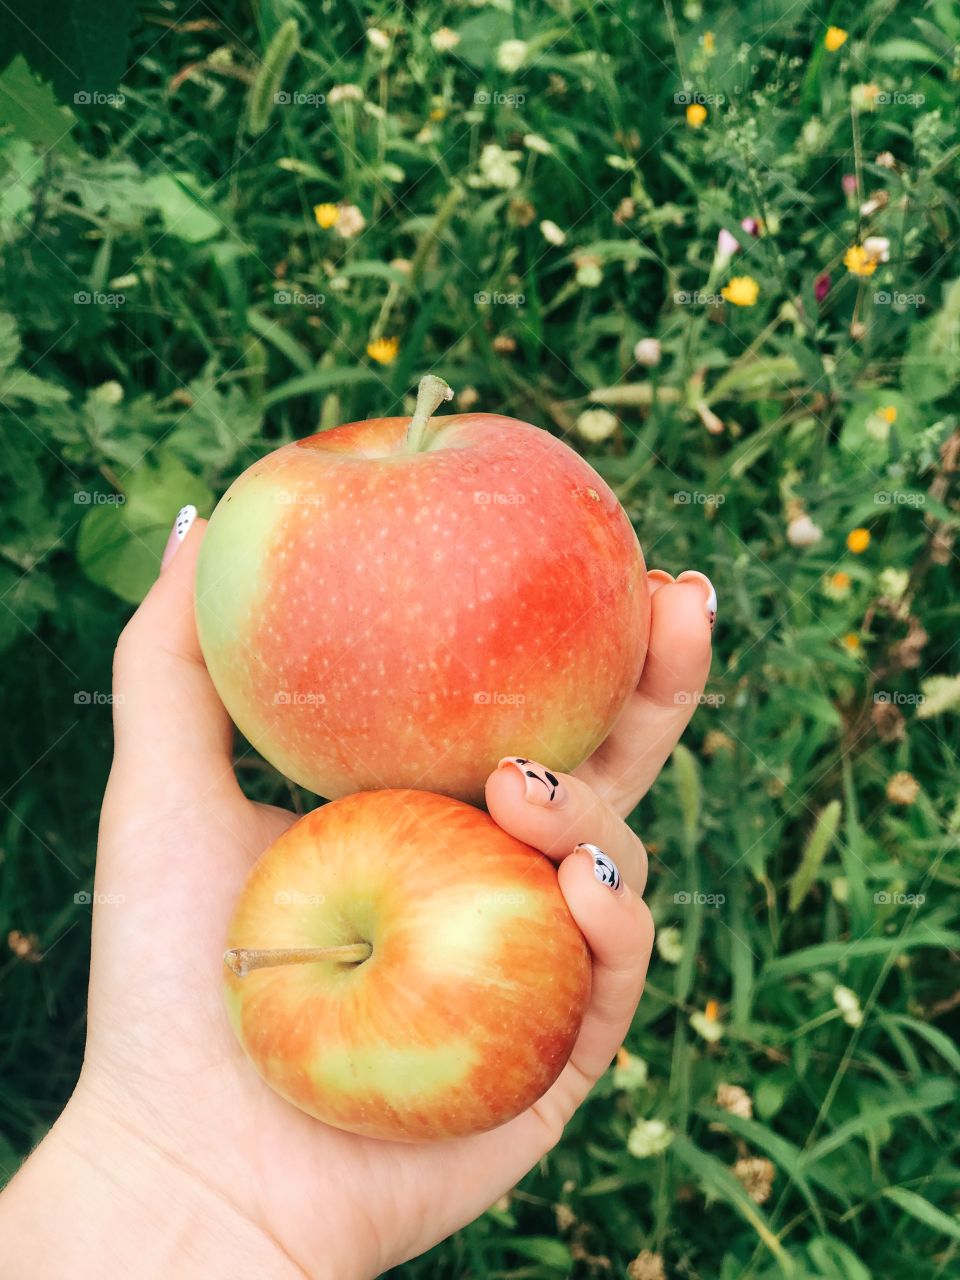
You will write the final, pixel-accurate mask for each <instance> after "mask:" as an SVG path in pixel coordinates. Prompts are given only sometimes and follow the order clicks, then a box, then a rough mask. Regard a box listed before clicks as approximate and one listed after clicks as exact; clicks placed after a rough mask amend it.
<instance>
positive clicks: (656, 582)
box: [647, 569, 674, 595]
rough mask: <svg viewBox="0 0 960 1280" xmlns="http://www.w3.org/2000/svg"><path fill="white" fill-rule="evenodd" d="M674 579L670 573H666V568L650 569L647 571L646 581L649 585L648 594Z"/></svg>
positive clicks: (665, 585) (667, 584)
mask: <svg viewBox="0 0 960 1280" xmlns="http://www.w3.org/2000/svg"><path fill="white" fill-rule="evenodd" d="M673 581H674V577H673V574H672V573H667V571H666V569H650V570H648V571H647V583H648V585H649V587H650V594H651V595H653V593H654V592H655V591H659V590H660V588H661V587H667V586H669V585H670V583H671V582H673Z"/></svg>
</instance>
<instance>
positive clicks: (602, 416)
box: [577, 409, 617, 444]
mask: <svg viewBox="0 0 960 1280" xmlns="http://www.w3.org/2000/svg"><path fill="white" fill-rule="evenodd" d="M616 429H617V418H616V415H615V414H613V413H611V412H610V410H609V409H584V411H583V413H581V415H580V417H579V418H578V419H577V434H578V435H581V436H582V437H583V439H584V440H589V441H590V442H591V444H597V443H598V442H599V441H601V440H609V439H610V437H611V436H612V435H613V433H614V432H615V431H616Z"/></svg>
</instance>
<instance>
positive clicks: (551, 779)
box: [497, 756, 567, 805]
mask: <svg viewBox="0 0 960 1280" xmlns="http://www.w3.org/2000/svg"><path fill="white" fill-rule="evenodd" d="M508 764H512V765H513V767H514V768H515V769H519V770H520V772H521V773H522V774H523V781H524V784H525V785H526V788H527V799H528V800H529V802H530V803H531V804H541V805H548V804H552V805H558V804H561V803H562V802H563V801H564V800H565V799H566V798H567V793H566V790H565V789H564V786H563V783H562V782H561V781H560V779H559V778H558V777H557V775H556V774H555V773H551V772H550V770H549V769H545V768H544V767H543V765H542V764H537V762H536V760H527V759H526V758H525V757H524V756H504V757H503V759H502V760H501V761H500V763H499V764H498V765H497V768H498V769H502V768H504V767H505V766H506V765H508Z"/></svg>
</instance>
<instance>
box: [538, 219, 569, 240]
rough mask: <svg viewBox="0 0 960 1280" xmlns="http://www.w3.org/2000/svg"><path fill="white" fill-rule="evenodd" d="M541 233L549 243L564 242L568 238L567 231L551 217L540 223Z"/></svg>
mask: <svg viewBox="0 0 960 1280" xmlns="http://www.w3.org/2000/svg"><path fill="white" fill-rule="evenodd" d="M540 234H541V235H542V236H543V238H544V240H546V241H547V243H548V244H563V242H564V241H565V240H566V238H567V233H566V232H565V231H562V230H561V229H560V228H559V227H558V226H557V224H556V223H555V222H551V221H550V219H549V218H545V219H544V221H543V222H541V223H540Z"/></svg>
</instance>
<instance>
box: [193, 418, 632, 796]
mask: <svg viewBox="0 0 960 1280" xmlns="http://www.w3.org/2000/svg"><path fill="white" fill-rule="evenodd" d="M409 421H410V420H409V419H408V418H379V419H373V420H371V421H369V422H355V423H351V424H349V425H347V426H343V427H338V428H336V429H333V430H330V431H325V432H322V433H320V434H319V435H315V436H311V437H308V438H307V439H304V440H299V441H296V442H295V443H293V444H289V445H286V446H284V447H283V448H280V449H278V450H276V451H275V452H274V453H271V454H269V455H268V456H267V457H265V458H263V459H262V461H260V462H258V463H255V464H254V465H253V466H252V467H250V468H249V470H247V471H246V472H245V473H244V474H243V475H241V476H240V477H239V478H238V479H237V480H236V481H235V482H234V484H233V485H232V486H231V487H230V489H229V490H228V491H227V493H226V494H225V495H224V497H223V498H222V500H221V502H220V503H219V505H218V506H217V509H216V511H215V512H214V514H213V517H212V519H211V521H210V525H209V528H208V530H207V533H206V536H205V539H204V543H203V547H202V550H201V555H200V562H199V566H198V573H197V610H196V611H197V626H198V631H199V635H200V642H201V646H202V648H203V654H204V658H205V660H206V663H207V667H208V669H209V671H210V675H211V676H212V678H213V682H214V684H215V685H216V687H217V690H218V692H219V694H220V697H221V698H222V700H223V702H224V704H225V705H226V707H227V710H228V711H229V712H230V714H231V716H232V717H233V719H234V721H235V722H236V724H237V726H238V727H239V728H240V730H241V732H242V733H243V734H244V735H245V736H246V737H247V739H248V740H249V741H250V742H251V743H252V744H253V746H254V747H256V748H257V750H258V751H260V752H261V754H262V755H263V756H265V757H266V759H267V760H269V761H270V762H271V763H272V764H273V765H275V766H276V767H277V768H278V769H279V770H280V771H281V772H282V773H284V774H285V775H286V776H287V777H288V778H291V779H293V781H295V782H297V783H300V784H301V785H303V786H305V787H307V788H309V789H310V790H311V791H313V792H315V793H317V794H318V795H321V796H326V797H328V798H334V797H336V796H341V795H347V794H350V793H352V792H355V791H361V790H368V789H370V790H374V789H379V788H386V787H428V788H429V789H430V790H431V791H435V792H441V793H443V794H445V795H450V796H456V797H458V798H460V799H463V800H469V801H471V802H472V803H481V802H482V797H483V786H484V780H485V779H486V777H487V775H488V774H489V773H490V772H491V771H492V770H493V769H494V768H495V767H496V765H497V762H498V760H499V759H500V758H501V757H503V756H505V755H520V756H529V757H531V758H533V759H536V760H538V761H540V762H541V763H542V764H544V765H545V766H546V767H547V768H550V769H557V770H561V771H565V772H569V771H570V770H572V769H574V768H575V767H576V766H577V765H579V764H580V763H581V762H582V761H583V760H584V759H586V757H587V756H588V755H590V754H591V753H592V752H593V751H594V750H595V748H596V747H597V746H598V745H599V744H600V743H601V742H602V741H603V740H604V738H606V737H607V735H608V734H609V732H610V730H611V728H612V727H613V725H614V722H615V721H616V720H617V718H618V716H619V715H620V712H621V711H622V709H623V707H624V705H625V703H626V700H627V699H628V697H629V696H630V694H631V692H632V691H633V690H634V689H635V688H636V686H637V682H638V680H639V677H640V671H641V668H642V666H643V660H644V657H645V655H646V649H647V640H648V636H649V630H650V597H649V590H648V587H647V578H646V572H645V567H644V562H643V555H642V553H641V550H640V545H639V543H638V541H637V537H636V534H635V533H634V530H633V527H632V526H631V524H630V521H629V519H628V518H627V515H626V513H625V512H624V510H623V508H622V507H621V506H620V504H619V502H618V501H617V499H616V497H615V496H614V494H613V493H612V492H611V490H610V489H609V488H608V487H607V485H606V484H605V483H604V481H603V480H602V479H601V478H600V477H599V476H598V475H597V474H596V472H595V471H594V470H593V468H592V467H591V466H590V465H589V464H588V463H587V462H585V461H584V459H583V458H581V457H580V456H579V454H577V453H575V452H574V451H573V450H572V449H571V448H569V446H567V445H565V444H564V443H563V442H562V441H560V440H558V439H556V438H555V437H554V436H551V435H550V434H549V433H548V432H546V431H542V430H540V429H539V428H538V427H534V426H531V425H530V424H528V423H522V422H518V421H516V420H514V419H512V418H505V417H501V416H498V415H494V414H467V415H456V414H453V415H449V416H446V417H443V416H441V417H435V418H431V419H430V420H429V422H428V424H427V429H426V435H425V445H426V447H425V448H423V449H422V450H421V451H419V452H415V453H408V452H405V450H404V444H405V435H406V431H407V427H408V424H409Z"/></svg>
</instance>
